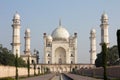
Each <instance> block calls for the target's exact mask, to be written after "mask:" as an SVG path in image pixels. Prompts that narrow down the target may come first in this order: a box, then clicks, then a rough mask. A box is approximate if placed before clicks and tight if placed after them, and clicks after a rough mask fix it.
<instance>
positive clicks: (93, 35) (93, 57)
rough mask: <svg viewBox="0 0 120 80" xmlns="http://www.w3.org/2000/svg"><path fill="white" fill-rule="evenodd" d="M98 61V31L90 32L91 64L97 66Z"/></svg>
mask: <svg viewBox="0 0 120 80" xmlns="http://www.w3.org/2000/svg"><path fill="white" fill-rule="evenodd" d="M95 60H96V30H95V29H92V30H91V31H90V63H91V64H95Z"/></svg>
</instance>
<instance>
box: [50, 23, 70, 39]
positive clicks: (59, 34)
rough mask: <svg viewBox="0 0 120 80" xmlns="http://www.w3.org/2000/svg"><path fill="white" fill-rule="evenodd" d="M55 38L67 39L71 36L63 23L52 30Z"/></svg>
mask: <svg viewBox="0 0 120 80" xmlns="http://www.w3.org/2000/svg"><path fill="white" fill-rule="evenodd" d="M52 37H53V39H54V40H67V39H68V38H69V33H68V31H67V30H66V29H65V28H63V27H62V26H61V25H60V26H59V27H58V28H56V29H55V30H54V31H53V32H52Z"/></svg>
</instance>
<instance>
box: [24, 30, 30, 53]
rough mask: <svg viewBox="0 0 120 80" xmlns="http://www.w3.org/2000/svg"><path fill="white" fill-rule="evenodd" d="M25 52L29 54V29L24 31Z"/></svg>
mask: <svg viewBox="0 0 120 80" xmlns="http://www.w3.org/2000/svg"><path fill="white" fill-rule="evenodd" d="M24 38H25V51H24V52H25V54H26V55H30V29H26V31H25V37H24Z"/></svg>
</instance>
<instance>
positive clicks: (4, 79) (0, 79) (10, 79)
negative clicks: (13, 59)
mask: <svg viewBox="0 0 120 80" xmlns="http://www.w3.org/2000/svg"><path fill="white" fill-rule="evenodd" d="M0 80H15V79H13V78H11V77H7V78H0Z"/></svg>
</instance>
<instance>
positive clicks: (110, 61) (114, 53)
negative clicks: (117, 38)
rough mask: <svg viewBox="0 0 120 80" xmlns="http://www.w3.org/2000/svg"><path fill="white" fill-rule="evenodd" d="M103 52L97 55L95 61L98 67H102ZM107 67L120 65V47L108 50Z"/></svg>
mask: <svg viewBox="0 0 120 80" xmlns="http://www.w3.org/2000/svg"><path fill="white" fill-rule="evenodd" d="M102 64H103V63H102V52H100V53H99V54H97V59H96V61H95V65H96V67H102ZM107 65H108V66H112V65H120V60H119V55H118V47H117V46H116V45H114V46H112V47H111V48H108V50H107Z"/></svg>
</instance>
